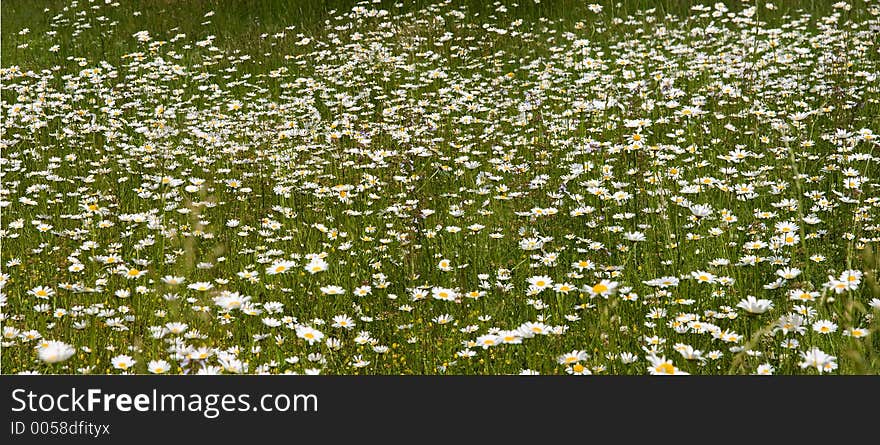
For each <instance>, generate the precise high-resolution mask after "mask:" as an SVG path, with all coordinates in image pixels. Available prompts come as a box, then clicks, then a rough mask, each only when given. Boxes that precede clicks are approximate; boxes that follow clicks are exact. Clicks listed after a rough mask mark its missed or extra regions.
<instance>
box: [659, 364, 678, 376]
mask: <svg viewBox="0 0 880 445" xmlns="http://www.w3.org/2000/svg"><path fill="white" fill-rule="evenodd" d="M654 370H655V371H657V372H658V373H660V374H675V367H674V366H672V363H669V362H665V363H661V364H659V365H657V367H656V368H654Z"/></svg>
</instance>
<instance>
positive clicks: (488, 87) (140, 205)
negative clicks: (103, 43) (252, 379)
mask: <svg viewBox="0 0 880 445" xmlns="http://www.w3.org/2000/svg"><path fill="white" fill-rule="evenodd" d="M80 3H82V4H80ZM80 3H77V2H73V3H72V4H71V5H69V7H67V8H65V9H64V10H63V11H61V12H58V11H53V12H52V15H50V16H48V17H47V20H49V22H50V24H51V29H52V30H51V31H49V32H47V33H46V35H42V36H38V35H33V36H31V37H32V38H33V39H35V41H36V39H48V40H49V41H51V42H56V41H57V44H54V43H53V44H52V46H51V48H50V52H51V53H53V54H57V55H59V56H56V57H54V58H53V59H51V60H54V61H53V62H51V64H47V65H46V66H40V67H35V68H25V67H19V66H4V67H3V68H2V70H0V78H2V99H3V102H2V113H3V130H2V142H0V145H2V157H0V166H2V170H3V174H2V190H0V192H2V196H0V200H2V202H0V210H2V216H3V218H2V228H0V229H2V244H3V249H2V265H3V270H2V273H0V289H2V297H0V306H2V320H3V327H2V335H3V339H2V341H3V344H2V346H3V352H4V357H3V358H4V359H3V362H2V368H3V369H2V371H3V372H4V373H10V372H48V373H132V372H138V373H157V374H162V373H193V374H195V373H304V374H316V373H387V374H398V373H452V374H459V373H466V374H470V373H499V374H501V373H505V374H515V373H523V374H536V373H540V374H553V373H558V374H566V373H567V374H571V375H590V374H601V373H615V374H715V373H756V374H772V373H801V372H803V373H819V374H825V373H835V372H844V371H845V372H866V371H867V370H868V369H871V367H873V369H874V370H876V369H877V368H876V367H877V366H878V364H880V362H878V358H877V357H876V353H875V352H873V351H874V350H876V349H877V348H876V346H875V345H876V344H877V343H876V341H875V340H874V336H875V332H874V330H875V328H874V327H875V326H876V325H875V323H876V320H875V316H876V311H877V310H880V299H878V297H877V296H876V295H877V293H876V292H877V291H876V290H875V289H874V288H875V286H876V284H875V283H874V281H873V274H874V271H875V270H876V268H877V260H876V259H875V254H874V253H873V252H874V249H875V246H876V244H877V241H878V240H880V236H878V231H880V226H878V225H877V224H876V220H875V218H876V214H877V212H878V210H877V209H878V207H880V196H878V194H877V189H876V187H877V178H878V175H877V173H878V170H877V161H878V158H877V156H874V153H880V151H878V148H880V135H878V134H877V133H875V131H877V130H878V124H880V119H878V117H877V116H878V115H880V86H878V85H880V83H878V79H877V76H878V64H880V57H878V39H877V35H878V29H880V19H878V15H880V4H878V3H877V2H876V1H873V2H872V1H869V2H867V4H866V3H864V2H857V3H858V4H859V5H860V6H858V7H851V6H850V5H849V4H848V3H839V4H835V5H833V6H832V7H830V8H829V10H828V12H827V14H820V15H810V14H806V13H803V12H801V13H797V12H796V11H793V12H791V13H790V14H786V15H783V14H781V13H780V12H779V11H776V10H775V9H774V7H773V5H772V4H771V3H766V4H765V3H764V2H761V5H760V6H754V5H752V4H750V3H745V4H743V5H742V7H741V8H738V9H735V10H734V9H731V10H728V8H727V7H726V6H724V5H723V4H721V3H718V4H715V5H712V4H710V5H708V6H697V7H694V8H693V9H692V10H691V11H690V14H689V15H688V16H685V17H679V16H673V15H666V16H657V15H656V14H654V11H647V12H642V13H639V14H635V15H632V16H626V17H623V16H620V17H615V16H614V15H613V13H611V12H610V11H608V10H607V8H602V7H601V6H599V5H589V6H588V7H587V9H585V10H584V12H585V14H584V15H583V16H577V17H569V18H567V19H565V20H562V19H557V20H550V19H544V18H541V19H539V20H537V19H536V20H529V21H526V20H523V19H521V18H518V17H517V14H516V11H517V10H516V8H514V7H504V6H498V7H497V9H496V10H495V11H494V14H493V15H491V16H490V17H486V18H483V20H484V22H483V23H477V22H476V21H474V20H473V17H472V15H471V12H470V11H469V10H468V7H467V6H464V5H458V4H457V2H438V3H437V4H435V5H431V6H427V7H424V8H423V9H418V10H409V11H399V12H395V11H387V10H382V9H378V8H375V7H373V6H371V5H370V4H364V5H359V6H356V7H354V8H353V9H351V10H348V11H343V12H339V13H336V14H335V15H334V17H332V19H331V20H329V21H328V22H327V25H326V29H325V30H323V31H321V32H315V33H299V32H297V31H295V30H285V31H283V32H279V33H277V34H274V35H273V34H265V35H263V36H261V37H260V38H261V39H264V40H268V41H276V43H277V44H274V48H275V51H279V52H281V53H283V54H284V57H283V59H282V60H283V63H279V64H277V66H273V65H271V64H268V63H266V64H261V63H258V60H259V59H260V57H261V55H260V54H250V53H248V51H247V48H240V51H239V50H231V49H228V48H221V46H222V45H219V43H218V41H217V38H216V37H214V36H213V35H211V34H210V29H211V28H210V27H209V26H208V25H206V28H205V29H206V32H205V34H204V35H184V34H178V33H175V32H174V31H173V30H172V31H166V30H160V29H148V30H143V31H140V32H137V33H134V34H133V35H132V34H131V33H126V34H124V35H123V34H121V33H120V32H119V28H118V27H117V26H116V24H115V22H114V21H112V20H91V19H94V18H96V17H104V15H109V16H112V15H113V14H115V12H114V8H117V7H118V6H117V4H110V3H109V2H107V3H105V2H80ZM853 4H854V5H855V4H856V2H854V3H853ZM210 16H211V14H207V15H206V17H205V20H209V19H210ZM768 17H769V18H768ZM771 18H772V21H771ZM4 24H5V23H4ZM28 32H29V30H27V29H22V30H21V32H20V33H19V34H20V35H21V36H25V35H28ZM89 32H102V33H105V34H106V35H108V36H110V37H111V38H112V39H117V40H118V41H119V42H120V43H119V44H120V45H128V46H129V47H130V48H131V50H130V52H127V53H126V54H124V55H123V56H122V57H119V58H109V57H108V60H90V59H87V58H84V57H79V56H78V55H77V54H76V52H75V48H76V41H77V40H76V39H77V35H78V34H80V33H83V35H85V34H87V33H89ZM62 34H65V35H67V36H68V37H66V38H63V39H62V38H61V36H62ZM26 49H27V48H26V47H23V48H21V50H22V51H24V50H26ZM34 51H36V49H34ZM60 55H63V57H62V56H60Z"/></svg>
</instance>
